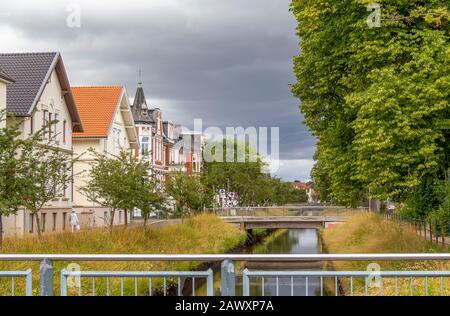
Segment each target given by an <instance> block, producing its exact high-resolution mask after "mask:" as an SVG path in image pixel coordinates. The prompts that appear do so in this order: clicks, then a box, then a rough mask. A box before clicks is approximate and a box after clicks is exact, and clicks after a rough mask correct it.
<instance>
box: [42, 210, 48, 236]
mask: <svg viewBox="0 0 450 316" xmlns="http://www.w3.org/2000/svg"><path fill="white" fill-rule="evenodd" d="M46 215H47V214H45V213H43V214H41V226H42V227H41V231H42V232H45V226H46V225H45V218H46Z"/></svg>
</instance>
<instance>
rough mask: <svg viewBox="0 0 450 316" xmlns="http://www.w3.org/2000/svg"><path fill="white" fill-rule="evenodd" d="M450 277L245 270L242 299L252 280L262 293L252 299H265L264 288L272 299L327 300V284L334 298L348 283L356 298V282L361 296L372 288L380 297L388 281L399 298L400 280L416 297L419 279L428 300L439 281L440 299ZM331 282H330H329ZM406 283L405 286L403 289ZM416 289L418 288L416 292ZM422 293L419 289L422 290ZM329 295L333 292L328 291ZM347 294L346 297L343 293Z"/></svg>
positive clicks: (417, 273) (430, 273)
mask: <svg viewBox="0 0 450 316" xmlns="http://www.w3.org/2000/svg"><path fill="white" fill-rule="evenodd" d="M449 277H450V271H250V270H248V269H245V270H244V271H243V274H242V281H243V284H242V285H243V295H244V296H250V289H251V285H252V283H251V279H252V278H253V279H259V280H258V284H254V285H256V286H255V289H256V290H259V289H261V291H260V293H252V295H262V296H265V288H266V287H267V285H269V287H270V288H272V289H273V290H274V292H275V293H273V291H271V293H270V295H272V296H280V294H283V295H288V296H289V295H290V296H294V293H296V294H295V295H301V296H310V295H311V293H312V294H313V295H317V296H324V294H325V293H326V290H327V289H326V288H325V284H326V281H327V280H328V281H331V282H328V283H329V284H328V287H329V288H332V289H333V290H332V291H331V292H332V294H333V295H334V296H339V295H340V292H341V285H342V284H343V283H345V282H346V281H348V283H349V284H348V292H349V293H348V294H349V295H350V296H353V295H354V292H355V291H354V288H355V287H354V285H355V282H354V281H355V279H358V280H361V281H362V283H363V286H362V288H363V289H361V291H360V292H361V294H362V295H365V296H367V295H369V285H370V287H371V288H372V289H373V288H375V289H378V290H376V291H377V292H378V294H379V295H380V296H383V295H384V294H385V292H384V285H385V283H386V279H392V280H393V282H392V283H393V284H392V287H393V293H392V294H393V295H395V296H397V295H399V289H400V287H401V285H399V280H405V279H407V285H408V293H409V295H410V296H413V294H414V290H415V286H414V282H415V281H417V279H424V285H423V292H424V293H423V294H425V296H429V292H430V291H429V284H430V282H429V281H430V279H434V280H435V279H436V278H438V282H439V291H438V293H437V294H438V295H441V296H443V295H445V293H446V292H445V289H444V278H449ZM330 279H331V280H330ZM404 283H405V282H403V285H404ZM281 287H284V289H283V290H284V291H283V292H280V288H281ZM311 288H312V290H311ZM416 289H417V288H416ZM419 290H420V289H419ZM328 292H330V290H329V289H328ZM341 294H344V295H345V293H341Z"/></svg>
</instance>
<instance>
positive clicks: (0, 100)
mask: <svg viewBox="0 0 450 316" xmlns="http://www.w3.org/2000/svg"><path fill="white" fill-rule="evenodd" d="M5 109H6V83H5V82H4V81H2V80H0V111H3V110H5ZM5 126H6V122H5V121H1V122H0V128H3V127H5Z"/></svg>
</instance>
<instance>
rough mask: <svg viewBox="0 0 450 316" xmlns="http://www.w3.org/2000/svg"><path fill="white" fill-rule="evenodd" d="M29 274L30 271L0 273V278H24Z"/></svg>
mask: <svg viewBox="0 0 450 316" xmlns="http://www.w3.org/2000/svg"><path fill="white" fill-rule="evenodd" d="M30 273H31V269H28V270H26V271H0V277H26V276H28V275H29V274H30Z"/></svg>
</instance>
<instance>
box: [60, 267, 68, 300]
mask: <svg viewBox="0 0 450 316" xmlns="http://www.w3.org/2000/svg"><path fill="white" fill-rule="evenodd" d="M60 287H61V296H67V270H62V271H61V285H60Z"/></svg>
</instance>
